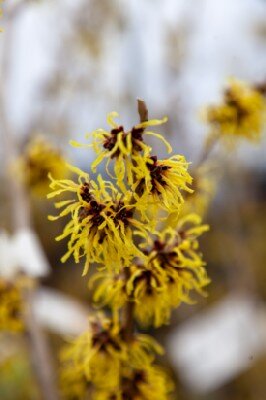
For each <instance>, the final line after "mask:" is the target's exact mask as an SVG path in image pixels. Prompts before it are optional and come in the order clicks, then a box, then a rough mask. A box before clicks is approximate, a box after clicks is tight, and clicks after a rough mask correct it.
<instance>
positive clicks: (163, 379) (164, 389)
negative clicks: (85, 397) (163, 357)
mask: <svg viewBox="0 0 266 400" xmlns="http://www.w3.org/2000/svg"><path fill="white" fill-rule="evenodd" d="M172 390H173V384H172V382H171V380H170V379H169V377H168V375H167V374H166V372H165V371H164V370H163V369H162V368H160V367H158V366H149V367H146V368H144V367H142V368H139V369H135V368H130V367H127V366H125V367H124V368H122V370H121V383H120V387H119V390H115V391H114V390H101V389H99V390H97V389H96V390H95V392H94V395H93V397H92V398H93V400H123V399H130V400H151V399H152V400H168V399H169V395H170V393H171V392H172Z"/></svg>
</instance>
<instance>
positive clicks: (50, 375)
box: [0, 2, 58, 400]
mask: <svg viewBox="0 0 266 400" xmlns="http://www.w3.org/2000/svg"><path fill="white" fill-rule="evenodd" d="M23 3H24V2H23ZM8 22H10V21H8ZM12 26H13V25H12V24H11V23H9V24H8V29H7V30H6V31H5V33H4V35H5V37H4V38H1V40H4V46H3V47H4V48H3V59H2V65H1V68H2V71H1V75H2V77H4V79H2V83H1V87H0V122H1V133H2V144H3V154H4V158H5V165H6V172H7V190H8V191H9V196H10V206H11V214H12V226H13V230H14V232H16V231H18V230H21V229H30V225H31V223H30V206H29V199H28V196H27V192H26V190H25V187H24V186H23V184H22V183H21V182H20V181H19V180H18V179H17V178H16V176H14V173H12V171H11V170H10V165H12V163H13V161H14V160H15V159H16V157H17V154H18V151H17V148H16V143H15V140H14V135H13V132H12V128H11V126H10V123H9V118H8V116H7V112H6V106H5V94H6V91H5V86H4V82H6V80H7V78H8V71H9V70H10V68H9V67H10V65H9V54H10V53H9V50H10V49H12V39H13V30H12ZM22 292H23V295H24V300H25V305H26V307H25V308H26V312H25V318H24V319H25V327H26V333H27V338H28V344H29V352H30V356H31V362H32V367H33V372H34V374H35V376H36V379H37V382H38V384H39V388H40V393H41V398H42V399H43V400H57V399H58V394H57V389H56V385H55V378H56V375H55V373H54V370H53V368H52V357H51V354H50V350H49V346H48V343H47V340H46V337H45V335H44V333H43V332H42V331H41V329H40V327H39V324H38V323H37V320H36V317H35V315H34V313H33V308H32V300H33V295H34V289H33V287H32V286H31V285H29V286H26V288H25V289H24V290H23V291H22Z"/></svg>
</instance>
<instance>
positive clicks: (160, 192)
mask: <svg viewBox="0 0 266 400" xmlns="http://www.w3.org/2000/svg"><path fill="white" fill-rule="evenodd" d="M146 165H147V169H148V172H146V171H145V170H138V171H137V172H136V179H135V184H134V185H133V187H132V190H133V192H135V199H136V201H137V204H138V203H139V204H141V205H142V207H141V208H142V209H143V208H145V205H146V207H147V203H149V206H150V205H152V204H153V203H154V204H156V205H158V206H159V207H161V208H164V209H166V210H168V211H170V212H176V211H178V209H179V206H180V204H181V203H182V202H183V197H182V194H181V191H182V190H183V191H186V192H189V193H192V192H193V191H192V190H191V189H190V188H189V187H188V185H189V184H191V183H192V177H191V176H190V175H189V173H188V171H187V169H188V163H187V162H186V159H185V157H183V156H179V155H175V156H172V157H170V158H169V159H165V160H158V159H157V157H156V156H151V157H148V158H146Z"/></svg>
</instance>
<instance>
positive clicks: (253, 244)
mask: <svg viewBox="0 0 266 400" xmlns="http://www.w3.org/2000/svg"><path fill="white" fill-rule="evenodd" d="M2 8H3V17H2V18H1V24H0V25H1V26H2V28H3V32H2V33H1V34H0V77H1V78H0V130H1V142H0V143H1V145H0V155H1V164H0V199H1V205H0V229H1V232H2V233H1V246H0V249H1V254H0V258H1V262H0V266H1V267H2V268H3V269H4V268H7V265H10V268H11V269H12V268H13V269H14V268H15V266H16V265H17V264H18V261H17V260H14V258H15V257H14V253H16V254H17V255H18V257H22V258H24V259H25V260H24V261H25V270H26V271H28V273H29V274H30V275H31V274H32V276H36V277H38V279H39V280H40V284H41V285H40V287H41V288H40V290H39V291H38V294H37V298H36V302H37V306H36V308H37V309H38V313H39V314H40V315H39V316H38V318H39V319H40V321H41V324H43V326H44V327H45V329H46V330H47V332H49V338H48V339H49V342H50V344H51V345H52V346H53V348H54V353H56V351H57V349H58V348H59V346H60V344H61V340H62V339H61V337H62V334H63V336H64V335H68V334H71V333H75V332H78V331H79V329H81V328H82V326H84V324H85V323H86V318H87V317H86V312H87V311H88V310H89V307H90V294H89V292H88V284H87V282H88V279H87V278H83V279H81V272H82V265H81V266H77V265H73V263H72V262H69V263H68V264H67V265H62V264H61V263H60V257H61V256H62V254H63V253H64V249H65V243H60V244H59V243H56V242H55V241H54V237H55V236H56V234H58V233H59V232H60V231H61V230H62V226H63V225H62V223H61V222H59V223H58V224H51V223H50V222H49V221H48V220H47V214H49V213H54V210H53V206H52V204H51V202H50V203H49V202H48V201H47V200H46V198H45V195H42V191H41V190H32V191H31V192H30V196H28V197H27V196H25V193H24V195H23V193H22V197H21V193H19V189H18V188H16V183H15V182H11V181H10V180H12V179H14V181H16V179H19V175H20V172H21V170H22V169H23V168H22V167H21V168H20V166H19V165H20V164H19V163H17V165H16V166H14V167H12V168H11V173H10V170H9V169H8V172H9V173H7V172H6V169H5V166H6V165H8V163H9V161H10V160H12V159H17V160H19V159H20V158H21V159H23V157H24V156H25V154H27V151H28V150H27V148H28V147H27V146H28V144H29V143H30V142H31V141H32V140H33V139H34V138H40V137H42V140H47V141H48V142H49V143H52V144H53V146H55V147H56V148H57V149H58V151H59V152H60V154H61V155H62V156H64V157H66V158H67V159H68V160H69V161H70V162H72V163H75V164H76V165H78V166H79V167H81V168H84V169H86V168H88V167H89V165H90V162H91V161H92V159H93V153H92V152H91V151H90V150H87V149H82V150H77V149H73V148H71V146H69V145H68V142H69V140H70V139H75V140H80V141H83V140H84V136H85V134H86V133H88V132H90V131H92V130H93V129H96V128H99V127H103V128H106V127H107V125H106V122H105V121H106V114H107V113H108V112H110V111H118V112H119V114H120V116H121V121H122V123H123V124H125V125H126V126H128V127H131V126H132V125H133V124H135V123H136V122H137V121H138V115H137V107H136V98H142V99H144V100H145V101H146V103H147V105H148V108H149V116H150V118H161V117H163V116H164V115H167V116H168V118H169V121H168V123H167V124H166V125H165V126H164V127H163V128H161V131H163V132H164V134H165V135H166V137H167V139H168V140H169V141H170V142H171V144H172V145H173V148H174V151H175V152H176V153H180V154H184V155H185V156H186V158H187V159H188V161H190V162H192V168H193V163H195V164H196V163H197V161H198V159H199V158H200V154H201V152H202V149H203V142H204V138H205V136H206V133H207V127H206V125H204V123H203V122H202V120H201V117H200V115H201V110H202V109H203V107H204V106H206V105H208V104H212V103H214V102H217V101H219V99H220V98H221V93H222V90H223V88H224V85H225V84H226V80H227V79H228V77H236V78H239V79H241V80H244V81H247V82H251V83H254V84H256V83H260V82H264V81H265V79H266V1H265V0H235V1H230V0H223V1H219V0H197V1H192V0H164V1H159V0H142V1H137V0H101V1H97V0H75V1H73V0H57V1H51V0H20V1H19V0H17V1H15V0H6V1H4V3H3V5H2ZM157 146H158V145H157ZM157 151H158V153H161V152H162V154H163V149H160V148H157ZM48 152H49V149H48ZM211 160H212V162H211V169H212V174H211V175H212V179H213V181H214V186H215V191H214V192H215V194H214V195H213V196H212V197H213V198H212V202H211V204H210V206H209V207H208V209H207V210H206V212H204V214H205V215H204V221H205V222H207V223H208V224H210V226H211V230H210V232H209V233H207V234H205V236H204V237H203V239H202V241H201V245H202V251H203V254H204V258H205V260H206V262H207V266H208V267H207V269H208V274H209V275H210V277H211V279H212V283H211V284H210V285H209V287H208V293H209V296H208V298H207V299H201V298H199V299H198V302H197V304H196V305H194V306H188V305H182V306H181V307H180V308H179V309H178V310H177V311H176V312H175V313H174V315H173V317H172V323H171V325H170V326H167V327H165V328H161V329H160V330H158V331H156V333H155V332H153V333H154V334H156V335H157V337H158V339H159V340H161V341H162V342H163V343H164V344H165V346H166V347H167V350H168V356H167V357H166V358H164V359H163V360H162V361H161V362H162V363H163V364H165V365H166V366H167V367H168V368H169V370H171V373H172V375H173V377H174V379H175V381H176V383H177V391H176V394H175V397H174V399H175V398H178V399H180V400H183V399H184V400H224V399H226V400H229V399H230V400H265V399H266V380H265V376H266V265H265V263H266V247H265V234H266V213H265V211H266V203H265V200H266V176H265V168H266V140H265V135H264V137H263V138H262V141H261V142H260V143H259V144H250V143H245V142H244V141H243V142H239V144H238V145H237V148H236V149H235V151H234V152H232V151H228V150H227V149H226V148H223V147H222V146H217V147H216V148H215V149H214V153H213V156H212V158H211ZM15 164H16V163H15ZM23 165H24V164H23ZM28 167H29V168H30V166H28ZM28 183H29V182H28ZM14 185H15V187H13V186H14ZM33 186H34V185H33ZM44 186H45V185H44ZM31 189H32V188H31ZM17 190H18V191H17ZM23 196H24V197H23ZM23 199H24V200H23ZM25 202H26V203H27V204H26V205H25V204H24V203H25ZM28 205H30V206H29V207H28ZM25 210H26V211H25ZM21 213H24V214H27V216H26V217H25V215H24V217H21V216H20V214H21ZM14 221H15V222H14ZM14 224H16V227H20V228H21V227H22V228H23V229H24V231H23V232H24V234H25V228H27V229H28V226H27V225H29V224H31V226H32V228H33V231H34V232H35V233H36V234H37V237H35V236H34V237H32V236H31V237H29V235H28V233H27V234H26V236H27V235H28V236H27V238H26V239H25V238H24V239H23V240H22V243H23V245H22V249H21V245H20V247H19V243H21V241H20V240H21V237H20V236H19V237H17V236H18V235H17V236H16V235H14ZM23 229H22V230H23ZM27 229H26V230H27ZM20 234H21V232H20ZM33 242H34V244H32V243H33ZM14 243H16V244H14ZM25 243H29V245H28V247H27V246H26V244H25ZM12 246H13V247H12ZM14 246H16V247H14ZM8 248H10V249H11V250H10V251H7V249H8ZM12 249H13V250H12ZM14 249H16V250H14ZM19 249H20V250H19ZM27 249H28V250H27ZM11 255H12V257H11ZM11 258H12V259H11ZM27 259H28V260H27ZM20 260H21V258H20ZM20 262H21V261H20ZM37 264H38V265H37ZM29 271H30V272H29ZM0 274H1V271H0ZM84 321H85V322H84ZM9 340H10V339H9V338H6V337H5V338H3V340H2V341H1V342H2V344H0V370H1V371H2V372H1V374H0V398H1V399H3V400H14V399H18V400H19V399H38V397H36V396H37V395H36V393H35V390H34V388H32V389H31V392H30V393H29V388H28V386H29V382H30V381H31V378H30V372H29V371H28V373H27V368H26V366H27V359H26V357H25V354H24V356H23V351H24V350H23V346H21V345H20V344H17V343H16V345H14V343H13V342H12V343H13V344H12V346H11V345H9V346H8V347H9V348H10V349H11V350H10V351H9V352H6V351H4V350H5V349H6V347H7V344H6V343H9ZM7 341H8V342H7ZM16 346H17V347H19V349H20V350H19V351H17V347H16ZM13 348H14V349H13ZM12 360H13V361H14V360H15V361H14V362H12ZM56 362H57V361H56V359H55V363H56ZM20 385H21V388H22V389H20V390H18V386H20ZM31 386H32V385H31Z"/></svg>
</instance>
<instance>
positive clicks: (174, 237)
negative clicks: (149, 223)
mask: <svg viewBox="0 0 266 400" xmlns="http://www.w3.org/2000/svg"><path fill="white" fill-rule="evenodd" d="M207 230H208V226H207V225H202V224H201V218H200V217H199V216H198V215H195V214H189V215H187V216H185V217H183V218H180V219H179V221H178V223H177V226H176V229H173V228H171V227H168V228H166V229H164V230H162V232H157V234H156V235H154V237H153V238H152V239H148V240H146V239H145V241H144V243H142V244H141V245H140V246H141V247H142V248H143V253H144V255H145V258H144V259H143V260H142V261H141V260H140V261H139V263H134V264H132V265H131V266H130V267H127V268H128V271H129V274H125V271H122V272H120V274H115V273H112V272H110V273H104V272H98V273H96V274H95V275H94V276H93V277H92V278H91V280H90V285H91V287H92V286H94V285H95V290H94V295H93V300H94V301H95V302H96V303H98V304H99V305H100V306H105V305H109V306H110V307H111V308H112V309H113V310H117V309H120V308H122V307H124V306H125V304H126V303H127V302H128V301H132V302H134V308H133V309H134V317H135V319H136V320H137V321H138V322H139V323H140V325H142V326H150V325H153V326H155V327H159V326H161V325H163V324H167V323H168V322H169V318H170V315H171V311H172V310H173V308H175V307H177V306H178V305H179V304H180V303H181V302H186V303H190V304H191V303H194V300H193V299H192V298H191V294H190V292H191V291H193V290H195V291H196V292H198V293H199V294H201V295H203V296H205V295H206V293H205V291H204V290H203V288H204V287H205V286H206V285H207V284H208V283H209V279H208V277H207V273H206V269H205V262H204V261H203V260H202V255H201V253H200V252H199V243H198V239H197V238H198V236H200V235H201V234H202V233H204V232H206V231H207ZM141 236H143V235H141ZM128 275H129V276H128Z"/></svg>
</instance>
